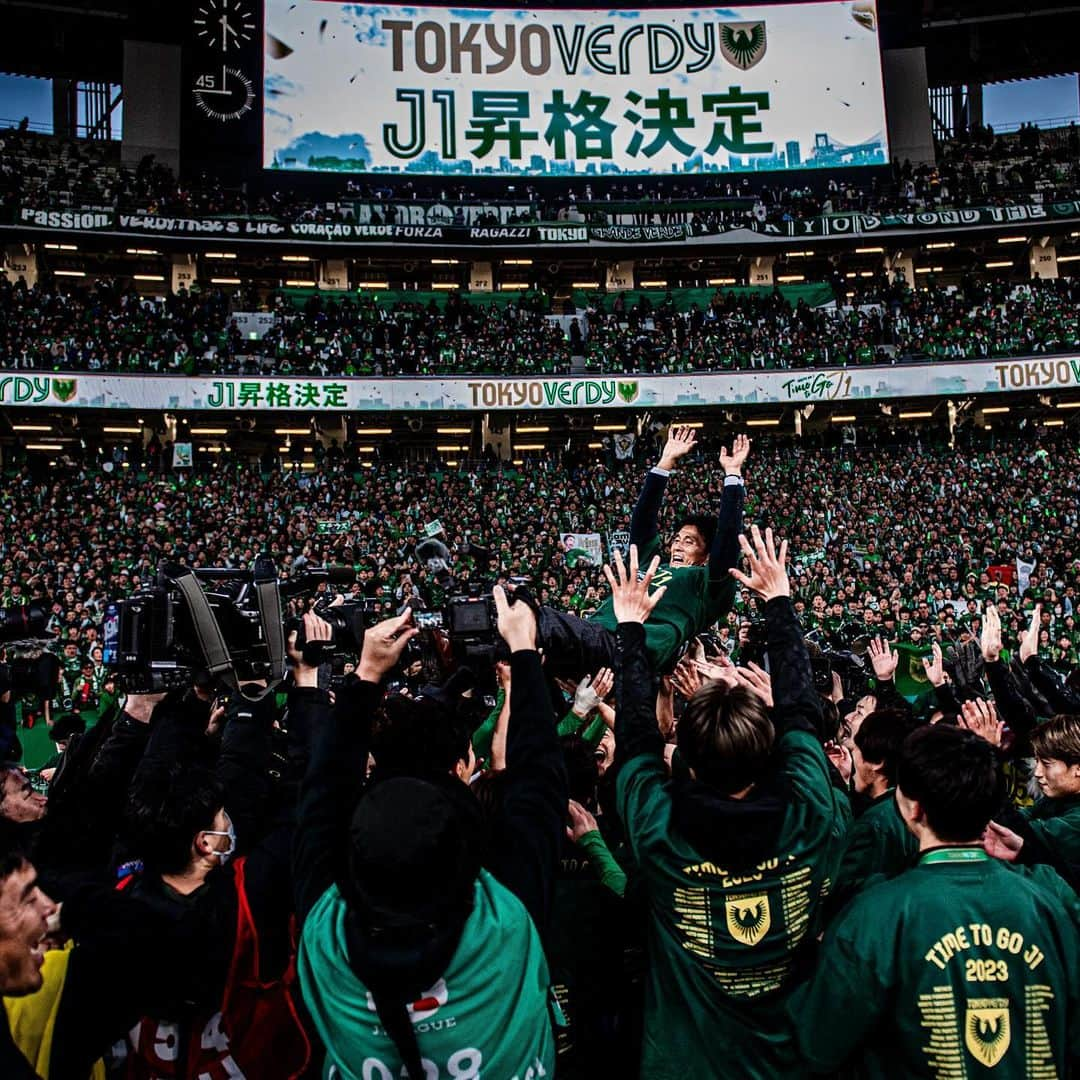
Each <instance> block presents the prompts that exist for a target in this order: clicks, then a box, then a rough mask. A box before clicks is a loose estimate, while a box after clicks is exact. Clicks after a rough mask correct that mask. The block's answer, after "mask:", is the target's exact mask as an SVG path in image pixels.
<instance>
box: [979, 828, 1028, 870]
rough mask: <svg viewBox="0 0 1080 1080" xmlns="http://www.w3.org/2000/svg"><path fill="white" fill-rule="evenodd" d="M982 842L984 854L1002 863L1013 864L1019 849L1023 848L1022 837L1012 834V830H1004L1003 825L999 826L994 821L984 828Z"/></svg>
mask: <svg viewBox="0 0 1080 1080" xmlns="http://www.w3.org/2000/svg"><path fill="white" fill-rule="evenodd" d="M982 841H983V847H984V848H985V849H986V854H987V855H990V856H991V857H993V858H995V859H1001V860H1002V862H1015V861H1016V857H1017V856H1018V855H1019V854H1020V849H1021V848H1022V847H1023V846H1024V838H1023V837H1022V836H1020V835H1019V834H1018V833H1014V832H1013V831H1012V829H1006V828H1005V826H1004V825H999V824H998V823H997V822H996V821H991V822H990V824H989V825H987V826H986V831H985V832H984V833H983V836H982Z"/></svg>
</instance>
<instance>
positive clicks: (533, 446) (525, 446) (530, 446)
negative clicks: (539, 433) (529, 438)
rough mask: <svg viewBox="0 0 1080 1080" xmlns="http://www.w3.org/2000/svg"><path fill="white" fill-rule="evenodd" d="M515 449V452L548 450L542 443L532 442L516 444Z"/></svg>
mask: <svg viewBox="0 0 1080 1080" xmlns="http://www.w3.org/2000/svg"><path fill="white" fill-rule="evenodd" d="M514 449H515V450H545V449H547V448H546V447H545V445H544V444H543V443H542V442H538V443H531V442H529V443H524V442H523V443H515V444H514Z"/></svg>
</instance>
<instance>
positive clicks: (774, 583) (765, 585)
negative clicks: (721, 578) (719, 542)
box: [730, 525, 791, 600]
mask: <svg viewBox="0 0 1080 1080" xmlns="http://www.w3.org/2000/svg"><path fill="white" fill-rule="evenodd" d="M750 535H751V537H752V538H753V541H754V546H753V547H751V546H750V541H749V540H747V539H746V536H745V535H741V536H740V537H739V546H740V547H741V548H742V549H743V554H744V555H745V556H746V561H747V562H748V563H749V564H750V573H749V574H744V573H743V572H742V571H741V570H737V569H736V568H735V567H732V568H731V571H730V573H731V576H732V577H733V578H734V579H735V580H736V581H738V582H739V583H740V584H741V585H745V586H746V587H747V588H748V589H753V590H754V592H756V593H758V595H760V596H761V598H762V599H763V600H773V599H775V598H776V597H778V596H790V595H791V583H790V582H789V581H788V575H787V568H786V566H787V551H788V544H787V541H786V540H784V541H782V542H781V544H780V551H779V552H777V550H776V544H775V543H774V542H773V531H772V529H766V530H765V536H764V538H762V535H761V530H760V529H759V528H758V527H757V526H756V525H751V526H750Z"/></svg>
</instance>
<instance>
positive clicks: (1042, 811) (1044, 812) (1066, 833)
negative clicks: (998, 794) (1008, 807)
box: [1020, 795, 1080, 866]
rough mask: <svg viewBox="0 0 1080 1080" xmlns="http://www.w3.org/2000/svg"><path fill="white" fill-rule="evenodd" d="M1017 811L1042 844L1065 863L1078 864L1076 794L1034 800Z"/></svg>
mask: <svg viewBox="0 0 1080 1080" xmlns="http://www.w3.org/2000/svg"><path fill="white" fill-rule="evenodd" d="M1020 813H1021V814H1022V815H1023V816H1024V818H1025V819H1026V821H1027V825H1028V828H1029V829H1031V831H1032V832H1033V833H1034V834H1035V838H1036V839H1037V840H1038V841H1039V842H1040V843H1041V844H1042V845H1043V846H1044V847H1046V848H1048V849H1049V850H1050V851H1051V852H1053V853H1054V854H1055V855H1057V856H1059V857H1060V858H1061V859H1062V860H1064V861H1065V862H1066V863H1069V864H1071V865H1073V866H1077V865H1080V795H1067V796H1065V797H1064V798H1060V799H1045V798H1044V799H1038V800H1037V801H1036V802H1035V804H1034V805H1033V806H1025V807H1024V808H1023V809H1022V810H1021V811H1020ZM1023 858H1024V853H1023V851H1022V850H1021V859H1023Z"/></svg>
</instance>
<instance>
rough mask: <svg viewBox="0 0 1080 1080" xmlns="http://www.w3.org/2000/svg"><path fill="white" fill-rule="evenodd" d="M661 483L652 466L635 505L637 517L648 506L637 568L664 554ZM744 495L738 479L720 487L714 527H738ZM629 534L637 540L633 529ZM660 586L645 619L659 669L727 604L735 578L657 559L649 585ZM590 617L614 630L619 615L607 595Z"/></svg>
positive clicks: (729, 529)
mask: <svg viewBox="0 0 1080 1080" xmlns="http://www.w3.org/2000/svg"><path fill="white" fill-rule="evenodd" d="M665 484H666V478H664V479H661V478H660V477H659V476H657V474H656V473H655V472H650V473H649V474H648V476H647V477H646V480H645V486H644V487H643V489H642V493H641V497H640V498H639V500H638V509H637V510H635V517H636V516H637V514H638V512H639V511H640V510H641V507H642V504H643V503H645V504H647V506H648V510H647V511H646V512H645V514H644V516H645V517H646V518H647V519H649V520H648V522H647V524H646V525H645V526H644V527H645V529H646V536H647V539H644V540H643V541H642V542H641V543H638V566H639V567H641V568H642V569H644V568H645V567H646V566H648V565H649V562H650V561H651V560H652V558H653V556H654V555H662V554H663V553H662V551H661V548H660V536H659V533H658V532H657V531H656V525H655V517H656V510H657V509H658V508H659V504H660V499H661V497H662V494H663V490H664V486H665ZM743 499H744V489H743V486H742V484H741V483H740V484H734V485H726V486H725V487H724V494H723V501H722V502H721V506H720V520H719V521H718V523H717V528H718V530H720V531H721V532H723V533H725V534H726V533H728V532H730V533H731V534H732V535H737V534H738V533H740V532H742V506H743ZM631 540H632V541H633V542H635V543H637V540H636V539H635V538H634V535H633V529H632V530H631ZM661 586H665V591H664V596H663V599H661V601H660V603H659V604H657V605H656V607H655V608H654V609H653V612H652V614H651V615H650V616H649V620H648V622H646V623H645V647H646V649H647V650H648V653H649V656H650V658H651V659H652V662H653V665H654V667H656V668H661V669H662V668H664V667H666V666H667V665H668V664H669V663H670V662H671V661H672V660H673V659H674V658H675V656H676V654H677V653H678V651H679V649H680V648H681V647H682V645H683V644H684V643H685V642H687V641H689V640H690V639H691V638H692V637H694V636H695V635H696V634H700V633H701V632H702V630H705V629H707V628H708V627H710V626H712V624H713V623H714V622H716V620H717V619H719V618H720V616H721V615H723V614H725V613H726V612H727V611H728V610H729V609H730V608H731V605H732V602H733V601H734V599H735V579H734V578H732V577H731V575H730V574H728V573H726V572H725V573H724V574H723V576H722V577H719V578H718V579H717V580H713V578H712V576H711V572H710V568H709V566H708V565H705V566H670V565H668V564H666V563H662V564H661V565H660V566H659V567H657V570H656V574H655V576H654V577H653V579H652V583H651V586H650V589H651V591H652V592H655V591H656V590H657V589H659V588H660V587H661ZM589 621H590V622H595V623H599V624H600V625H601V626H603V627H605V628H606V629H608V630H610V631H612V633H614V632H615V627H616V626H617V625H618V620H617V619H616V618H615V608H614V605H613V602H612V600H611V597H608V598H607V599H606V600H605V601H604V602H603V603H602V604H601V605H600V607H599V608H597V610H596V613H595V614H594V615H593V616H591V618H590V620H589Z"/></svg>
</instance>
